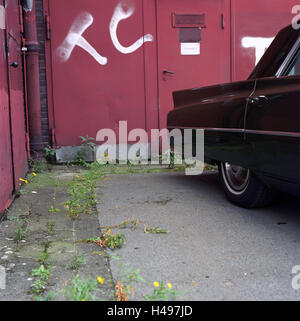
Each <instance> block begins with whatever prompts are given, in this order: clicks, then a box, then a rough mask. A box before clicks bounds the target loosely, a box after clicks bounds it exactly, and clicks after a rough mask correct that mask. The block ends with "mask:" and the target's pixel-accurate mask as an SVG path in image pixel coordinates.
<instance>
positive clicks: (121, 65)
mask: <svg viewBox="0 0 300 321" xmlns="http://www.w3.org/2000/svg"><path fill="white" fill-rule="evenodd" d="M146 2H147V1H145V2H143V1H141V0H135V1H119V0H111V1H109V2H108V1H95V0H87V1H72V2H69V1H60V0H51V1H48V5H47V3H45V4H46V6H45V14H46V15H49V21H50V24H51V61H50V63H51V70H52V72H51V75H50V76H51V77H52V95H51V97H52V100H53V122H52V126H51V127H52V129H53V130H54V131H55V137H56V146H72V145H74V144H78V143H79V142H80V140H79V138H78V136H79V135H83V136H85V135H86V134H87V135H89V136H91V137H95V136H96V134H97V132H98V131H99V130H100V129H102V128H112V129H114V130H115V131H116V132H118V125H119V121H122V120H127V121H128V130H130V129H132V128H143V129H147V128H149V127H155V126H157V124H156V123H157V100H156V99H155V98H154V99H153V97H151V94H152V91H155V90H157V88H155V85H154V84H151V85H149V86H146V83H149V79H150V78H151V77H152V78H154V81H155V75H156V65H155V63H156V58H155V56H156V44H155V41H154V39H153V37H154V36H155V34H153V35H151V36H150V33H153V32H152V30H151V28H153V29H154V32H155V15H154V16H153V18H154V19H153V20H154V21H153V23H152V22H151V24H150V23H149V26H150V27H149V29H148V27H147V25H146V24H147V22H146V20H147V19H143V17H144V10H146V9H148V8H145V7H148V4H146ZM144 4H145V6H144ZM153 8H154V5H153V4H152V7H151V8H150V9H149V10H153ZM153 11H154V10H153ZM146 29H147V30H146ZM146 34H149V35H147V36H146V37H145V38H144V41H145V43H144V44H143V36H144V35H146ZM152 55H153V56H152ZM48 58H49V56H48ZM145 59H147V66H146V64H145ZM149 61H152V63H150V64H148V62H149ZM48 62H49V60H48ZM151 64H154V65H153V67H152V68H151ZM49 67H50V66H49V65H48V77H50V76H49ZM146 87H147V89H146ZM151 88H152V89H151ZM154 96H155V93H154ZM149 121H150V122H151V123H150V124H149Z"/></svg>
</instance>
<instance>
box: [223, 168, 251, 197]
mask: <svg viewBox="0 0 300 321" xmlns="http://www.w3.org/2000/svg"><path fill="white" fill-rule="evenodd" d="M222 166H223V171H224V174H225V176H226V181H227V182H228V185H230V187H231V188H232V189H233V190H234V191H236V192H242V191H243V190H244V189H245V188H246V187H247V186H248V183H249V175H250V171H249V169H247V168H244V167H241V166H236V165H233V164H230V163H227V162H226V163H223V164H222Z"/></svg>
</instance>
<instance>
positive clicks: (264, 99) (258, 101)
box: [247, 95, 269, 106]
mask: <svg viewBox="0 0 300 321" xmlns="http://www.w3.org/2000/svg"><path fill="white" fill-rule="evenodd" d="M247 102H248V103H249V104H255V105H257V104H259V106H262V103H267V102H269V99H268V98H267V97H266V96H263V95H262V96H258V97H249V98H247Z"/></svg>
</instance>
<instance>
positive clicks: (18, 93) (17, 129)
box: [6, 0, 28, 189]
mask: <svg viewBox="0 0 300 321" xmlns="http://www.w3.org/2000/svg"><path fill="white" fill-rule="evenodd" d="M6 33H7V59H8V80H9V100H10V113H11V135H12V138H11V139H12V149H13V168H14V176H15V187H16V189H18V186H19V183H20V181H19V178H21V177H24V176H25V174H26V172H27V169H28V167H27V166H28V165H27V153H26V139H25V137H26V136H25V132H26V130H25V111H24V99H23V72H22V60H21V57H22V56H21V47H22V44H21V25H20V7H19V0H10V1H9V2H7V6H6Z"/></svg>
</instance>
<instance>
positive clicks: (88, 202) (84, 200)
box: [64, 170, 100, 219]
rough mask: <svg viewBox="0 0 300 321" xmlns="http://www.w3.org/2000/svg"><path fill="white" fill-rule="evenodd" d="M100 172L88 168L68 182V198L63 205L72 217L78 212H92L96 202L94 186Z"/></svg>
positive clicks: (74, 217)
mask: <svg viewBox="0 0 300 321" xmlns="http://www.w3.org/2000/svg"><path fill="white" fill-rule="evenodd" d="M99 177H100V174H99V173H98V172H97V171H96V170H89V171H88V172H87V173H86V174H84V175H83V174H81V175H76V176H75V178H74V179H73V180H72V181H71V182H70V184H69V194H70V199H69V201H67V202H66V203H65V204H64V205H65V208H66V209H67V210H68V212H69V216H70V218H72V219H76V218H78V216H79V215H80V214H92V213H94V207H95V205H96V204H97V202H96V195H95V187H96V181H97V179H98V178H99Z"/></svg>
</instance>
